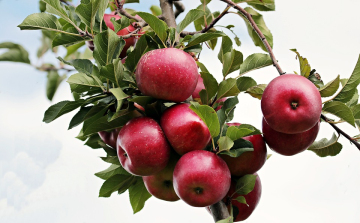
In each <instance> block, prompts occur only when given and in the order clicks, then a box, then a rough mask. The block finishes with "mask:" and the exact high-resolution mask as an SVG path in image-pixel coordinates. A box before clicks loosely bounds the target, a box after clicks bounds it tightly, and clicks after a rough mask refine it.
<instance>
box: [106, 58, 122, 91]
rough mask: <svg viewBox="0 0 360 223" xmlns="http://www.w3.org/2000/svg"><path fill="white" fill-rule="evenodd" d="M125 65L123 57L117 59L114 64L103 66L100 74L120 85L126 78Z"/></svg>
mask: <svg viewBox="0 0 360 223" xmlns="http://www.w3.org/2000/svg"><path fill="white" fill-rule="evenodd" d="M124 73H125V71H124V65H123V64H122V62H121V59H116V60H114V61H113V63H112V64H108V65H106V66H104V67H101V70H100V75H101V76H103V77H105V78H107V79H109V80H110V81H111V82H113V83H114V84H116V85H117V86H118V87H120V83H121V81H122V80H123V78H124Z"/></svg>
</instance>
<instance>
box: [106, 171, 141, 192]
mask: <svg viewBox="0 0 360 223" xmlns="http://www.w3.org/2000/svg"><path fill="white" fill-rule="evenodd" d="M134 179H135V176H133V175H122V174H117V175H114V176H112V177H110V178H109V179H107V180H106V181H105V182H104V183H103V185H102V186H101V188H100V191H99V197H110V195H111V194H112V193H113V192H115V191H118V190H120V189H121V190H126V189H128V188H129V187H131V186H132V184H133V183H134Z"/></svg>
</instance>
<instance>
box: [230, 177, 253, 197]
mask: <svg viewBox="0 0 360 223" xmlns="http://www.w3.org/2000/svg"><path fill="white" fill-rule="evenodd" d="M255 182H256V175H253V174H247V175H245V176H243V177H241V178H240V179H238V180H237V182H236V191H235V192H236V193H237V194H239V195H247V194H248V193H250V192H251V191H252V190H253V189H254V187H255Z"/></svg>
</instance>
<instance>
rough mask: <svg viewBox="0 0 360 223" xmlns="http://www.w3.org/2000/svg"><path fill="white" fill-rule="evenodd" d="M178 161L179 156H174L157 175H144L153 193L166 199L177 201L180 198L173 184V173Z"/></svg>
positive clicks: (147, 186) (145, 182) (145, 181)
mask: <svg viewBox="0 0 360 223" xmlns="http://www.w3.org/2000/svg"><path fill="white" fill-rule="evenodd" d="M177 161H178V158H172V159H170V160H169V163H168V165H167V166H166V167H165V169H163V170H162V171H160V172H158V173H156V174H155V175H151V176H143V177H142V178H143V180H144V184H145V187H146V189H147V190H148V191H149V193H150V194H151V195H153V196H154V197H156V198H159V199H161V200H165V201H177V200H179V199H180V198H179V197H178V196H177V195H176V193H175V190H174V186H173V173H174V168H175V165H176V163H177Z"/></svg>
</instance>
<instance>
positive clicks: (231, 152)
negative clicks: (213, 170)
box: [221, 147, 254, 158]
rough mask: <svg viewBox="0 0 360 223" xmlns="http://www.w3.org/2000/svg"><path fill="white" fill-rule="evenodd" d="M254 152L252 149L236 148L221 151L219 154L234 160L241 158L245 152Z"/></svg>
mask: <svg viewBox="0 0 360 223" xmlns="http://www.w3.org/2000/svg"><path fill="white" fill-rule="evenodd" d="M253 151H254V148H251V147H249V148H237V149H231V150H229V151H223V152H221V154H224V155H228V156H230V157H233V158H236V157H239V156H241V154H243V153H245V152H253Z"/></svg>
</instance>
